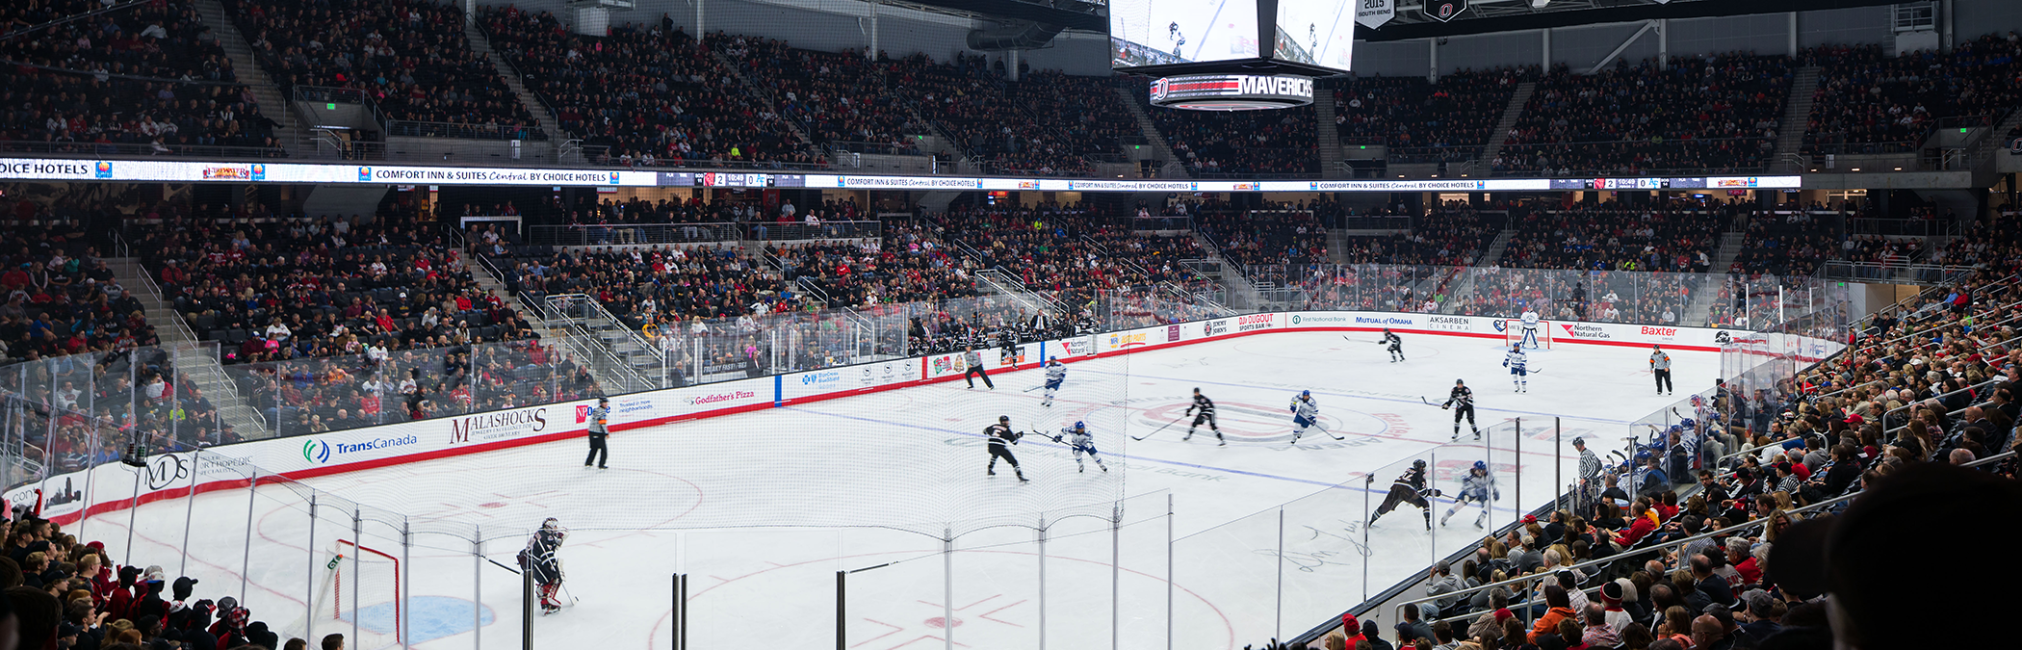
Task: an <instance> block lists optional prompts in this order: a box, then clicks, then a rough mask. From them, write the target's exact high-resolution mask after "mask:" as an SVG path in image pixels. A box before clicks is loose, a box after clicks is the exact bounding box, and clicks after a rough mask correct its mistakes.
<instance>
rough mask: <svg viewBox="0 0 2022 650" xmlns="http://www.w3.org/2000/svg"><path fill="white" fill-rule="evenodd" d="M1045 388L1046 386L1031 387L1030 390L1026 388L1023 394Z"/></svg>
mask: <svg viewBox="0 0 2022 650" xmlns="http://www.w3.org/2000/svg"><path fill="white" fill-rule="evenodd" d="M1045 387H1046V384H1040V385H1038V386H1033V387H1031V388H1027V389H1025V392H1027V393H1030V392H1032V391H1035V390H1039V389H1041V388H1045Z"/></svg>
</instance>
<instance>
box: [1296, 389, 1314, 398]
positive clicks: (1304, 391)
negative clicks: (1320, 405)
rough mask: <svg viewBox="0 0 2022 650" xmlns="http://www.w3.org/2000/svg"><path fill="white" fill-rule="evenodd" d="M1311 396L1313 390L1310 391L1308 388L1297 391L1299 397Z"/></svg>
mask: <svg viewBox="0 0 2022 650" xmlns="http://www.w3.org/2000/svg"><path fill="white" fill-rule="evenodd" d="M1312 396H1313V391H1310V390H1302V391H1299V397H1301V398H1306V397H1312Z"/></svg>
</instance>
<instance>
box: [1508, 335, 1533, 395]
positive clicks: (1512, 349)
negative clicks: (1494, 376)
mask: <svg viewBox="0 0 2022 650" xmlns="http://www.w3.org/2000/svg"><path fill="white" fill-rule="evenodd" d="M1524 356H1525V355H1524V344H1522V343H1512V344H1510V346H1509V354H1505V355H1503V358H1502V367H1504V368H1508V369H1509V383H1510V388H1511V389H1512V390H1515V391H1516V392H1519V393H1525V392H1530V371H1528V370H1525V369H1524Z"/></svg>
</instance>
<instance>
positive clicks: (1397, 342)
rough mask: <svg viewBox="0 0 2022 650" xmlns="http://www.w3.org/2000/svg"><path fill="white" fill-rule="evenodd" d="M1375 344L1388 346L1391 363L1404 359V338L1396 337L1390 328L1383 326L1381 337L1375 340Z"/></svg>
mask: <svg viewBox="0 0 2022 650" xmlns="http://www.w3.org/2000/svg"><path fill="white" fill-rule="evenodd" d="M1376 344H1377V345H1385V346H1389V350H1390V362H1391V363H1397V362H1399V361H1403V360H1404V339H1401V338H1398V337H1397V333H1396V332H1392V331H1390V328H1388V327H1385V328H1383V338H1382V339H1381V340H1378V341H1376Z"/></svg>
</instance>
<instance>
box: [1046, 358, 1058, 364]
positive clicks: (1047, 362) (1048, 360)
mask: <svg viewBox="0 0 2022 650" xmlns="http://www.w3.org/2000/svg"><path fill="white" fill-rule="evenodd" d="M1046 365H1049V366H1057V365H1060V357H1054V358H1051V359H1047V360H1046Z"/></svg>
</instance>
